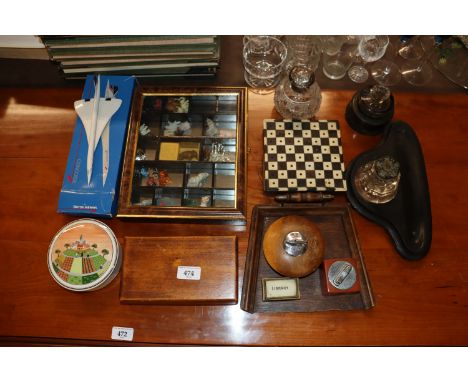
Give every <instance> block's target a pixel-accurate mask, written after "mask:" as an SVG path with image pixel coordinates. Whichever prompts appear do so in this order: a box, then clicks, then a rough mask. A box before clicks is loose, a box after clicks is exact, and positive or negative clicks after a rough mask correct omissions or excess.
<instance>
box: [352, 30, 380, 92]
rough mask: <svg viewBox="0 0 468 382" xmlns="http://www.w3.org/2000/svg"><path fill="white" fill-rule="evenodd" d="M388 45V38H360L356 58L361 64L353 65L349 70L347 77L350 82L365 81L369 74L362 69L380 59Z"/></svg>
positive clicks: (372, 36)
mask: <svg viewBox="0 0 468 382" xmlns="http://www.w3.org/2000/svg"><path fill="white" fill-rule="evenodd" d="M388 43H389V38H388V36H374V35H371V36H361V37H360V39H359V44H358V47H357V53H358V57H359V58H360V59H361V60H362V64H358V65H354V66H353V67H351V68H350V70H349V72H348V76H349V78H350V79H351V81H354V82H357V83H363V82H365V81H367V78H368V77H369V72H368V71H367V69H366V68H365V67H364V65H365V64H366V63H368V62H374V61H377V60H379V59H381V58H382V57H383V56H384V54H385V51H386V49H387V46H388Z"/></svg>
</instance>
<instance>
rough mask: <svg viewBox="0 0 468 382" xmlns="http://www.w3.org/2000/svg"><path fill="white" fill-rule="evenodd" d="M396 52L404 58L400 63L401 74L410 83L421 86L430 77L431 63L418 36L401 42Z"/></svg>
mask: <svg viewBox="0 0 468 382" xmlns="http://www.w3.org/2000/svg"><path fill="white" fill-rule="evenodd" d="M398 54H399V55H400V56H402V57H404V58H406V60H405V62H404V63H403V64H402V65H401V76H402V77H403V78H404V79H405V81H406V82H408V83H410V84H411V85H415V86H421V85H425V84H427V83H428V82H429V81H430V80H431V79H432V74H433V70H432V65H431V64H430V63H429V60H428V53H426V52H425V51H424V49H423V46H422V43H421V39H420V38H419V37H418V36H413V37H411V38H410V39H409V40H408V41H406V42H404V43H402V45H401V46H400V49H399V50H398Z"/></svg>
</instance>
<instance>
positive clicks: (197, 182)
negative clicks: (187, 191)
mask: <svg viewBox="0 0 468 382" xmlns="http://www.w3.org/2000/svg"><path fill="white" fill-rule="evenodd" d="M209 176H210V174H208V173H207V172H201V173H199V174H197V175H190V178H189V180H188V182H187V187H203V183H204V182H205V180H206V179H208V177H209Z"/></svg>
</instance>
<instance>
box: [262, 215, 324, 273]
mask: <svg viewBox="0 0 468 382" xmlns="http://www.w3.org/2000/svg"><path fill="white" fill-rule="evenodd" d="M263 253H264V254H265V258H266V260H267V262H268V264H269V265H270V266H271V267H272V268H273V269H274V270H275V271H276V272H278V273H279V274H281V275H283V276H287V277H305V276H307V275H309V274H311V273H312V272H314V271H315V270H316V269H317V268H318V267H319V266H320V264H321V263H322V261H323V254H324V242H323V237H322V234H321V233H320V230H319V229H318V227H317V226H316V225H315V224H314V223H312V222H311V221H310V220H308V219H306V218H304V217H302V216H296V215H291V216H284V217H282V218H279V219H278V220H276V221H274V222H273V223H272V224H271V225H270V227H268V229H267V231H266V233H265V236H264V238H263Z"/></svg>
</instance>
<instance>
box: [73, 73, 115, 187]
mask: <svg viewBox="0 0 468 382" xmlns="http://www.w3.org/2000/svg"><path fill="white" fill-rule="evenodd" d="M100 86H101V80H100V76H97V81H96V86H95V89H94V98H91V99H90V100H85V99H81V100H79V101H75V110H76V113H77V114H78V116H79V117H80V119H81V122H83V126H84V129H85V131H86V138H87V140H88V158H87V161H86V173H87V176H88V185H89V184H90V183H91V175H92V173H93V158H94V151H95V150H96V147H97V144H98V142H99V139H100V137H101V135H102V132H103V131H104V128H105V127H106V125H107V124H108V122H109V121H110V119H111V118H112V116H113V115H114V114H115V112H116V111H117V110H118V109H119V107H120V105H121V104H122V100H120V99H117V98H110V99H108V98H107V99H106V98H101V96H100V90H101V88H100Z"/></svg>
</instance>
